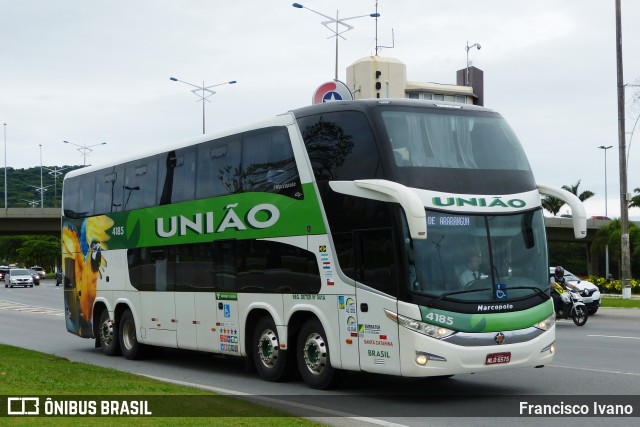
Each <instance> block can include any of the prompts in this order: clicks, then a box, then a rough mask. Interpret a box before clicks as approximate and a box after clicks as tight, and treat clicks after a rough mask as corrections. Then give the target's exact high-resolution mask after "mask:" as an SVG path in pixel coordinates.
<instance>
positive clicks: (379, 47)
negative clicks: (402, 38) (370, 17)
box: [375, 0, 396, 56]
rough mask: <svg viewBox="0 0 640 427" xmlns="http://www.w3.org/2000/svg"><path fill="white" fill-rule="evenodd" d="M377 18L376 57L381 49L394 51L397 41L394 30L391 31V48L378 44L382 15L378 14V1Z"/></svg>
mask: <svg viewBox="0 0 640 427" xmlns="http://www.w3.org/2000/svg"><path fill="white" fill-rule="evenodd" d="M375 14H376V15H377V16H376V17H375V18H376V56H378V50H380V49H392V48H394V47H396V46H395V45H396V41H395V36H394V34H393V28H392V29H391V46H380V45H379V44H378V18H379V17H380V14H379V13H378V0H376V13H375Z"/></svg>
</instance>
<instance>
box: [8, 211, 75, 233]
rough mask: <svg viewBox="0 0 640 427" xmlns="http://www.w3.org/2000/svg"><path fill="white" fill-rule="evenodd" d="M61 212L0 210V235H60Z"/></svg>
mask: <svg viewBox="0 0 640 427" xmlns="http://www.w3.org/2000/svg"><path fill="white" fill-rule="evenodd" d="M61 212H62V211H61V210H60V208H8V209H0V235H2V236H15V235H22V234H55V235H60V223H61Z"/></svg>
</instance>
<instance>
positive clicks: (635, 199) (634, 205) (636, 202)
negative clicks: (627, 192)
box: [629, 187, 640, 208]
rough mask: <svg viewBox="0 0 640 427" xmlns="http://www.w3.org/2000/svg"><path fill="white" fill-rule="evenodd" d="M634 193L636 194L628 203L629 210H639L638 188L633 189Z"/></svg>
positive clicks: (639, 193) (639, 188)
mask: <svg viewBox="0 0 640 427" xmlns="http://www.w3.org/2000/svg"><path fill="white" fill-rule="evenodd" d="M633 192H634V193H638V194H636V195H635V196H633V197H632V198H631V201H629V207H630V208H640V187H638V188H634V189H633Z"/></svg>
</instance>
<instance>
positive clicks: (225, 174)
mask: <svg viewBox="0 0 640 427" xmlns="http://www.w3.org/2000/svg"><path fill="white" fill-rule="evenodd" d="M241 148H242V144H241V140H240V137H239V136H238V135H234V136H230V137H226V138H221V139H218V140H215V141H210V142H205V143H204V144H200V145H198V160H197V172H196V176H197V178H196V198H197V199H204V198H207V197H215V196H223V195H226V194H235V193H239V192H241V191H242V187H241V182H242V177H241V168H240V155H241Z"/></svg>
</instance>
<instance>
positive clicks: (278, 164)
mask: <svg viewBox="0 0 640 427" xmlns="http://www.w3.org/2000/svg"><path fill="white" fill-rule="evenodd" d="M242 177H243V181H242V188H243V190H244V191H264V192H269V193H278V194H284V195H286V196H290V197H291V196H293V195H294V194H295V193H300V194H302V187H301V185H300V179H299V176H298V168H297V167H296V161H295V158H294V156H293V149H292V148H291V141H290V140H289V133H288V132H287V129H286V128H285V127H277V128H268V129H260V130H258V131H255V132H248V133H246V134H244V138H243V142H242Z"/></svg>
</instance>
